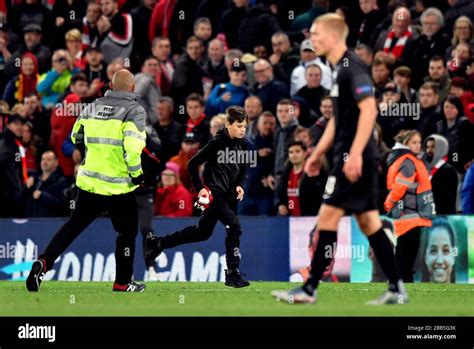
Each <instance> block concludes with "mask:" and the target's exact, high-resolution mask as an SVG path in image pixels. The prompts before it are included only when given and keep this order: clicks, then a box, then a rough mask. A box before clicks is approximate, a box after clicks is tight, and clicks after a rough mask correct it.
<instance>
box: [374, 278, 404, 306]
mask: <svg viewBox="0 0 474 349" xmlns="http://www.w3.org/2000/svg"><path fill="white" fill-rule="evenodd" d="M398 289H399V291H398V292H394V291H390V290H387V291H385V293H383V294H382V295H381V296H380V297H379V298H377V299H375V300H373V301H370V302H367V303H365V304H366V305H384V304H407V303H408V293H407V291H406V290H405V285H404V284H403V282H402V281H399V282H398Z"/></svg>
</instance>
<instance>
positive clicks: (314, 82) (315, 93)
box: [296, 63, 329, 114]
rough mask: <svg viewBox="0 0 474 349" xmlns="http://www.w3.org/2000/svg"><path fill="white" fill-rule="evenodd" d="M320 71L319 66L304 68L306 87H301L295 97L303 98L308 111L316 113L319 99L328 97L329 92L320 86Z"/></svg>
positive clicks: (312, 65)
mask: <svg viewBox="0 0 474 349" xmlns="http://www.w3.org/2000/svg"><path fill="white" fill-rule="evenodd" d="M322 73H323V71H322V69H321V67H320V66H319V65H317V64H314V63H311V64H309V65H307V66H306V70H305V80H306V86H304V87H302V88H301V89H300V90H299V91H298V92H297V93H296V95H297V96H299V97H302V98H304V100H305V101H306V103H307V104H308V106H309V107H310V109H311V110H312V111H313V112H314V113H316V114H317V113H318V110H319V106H320V104H321V99H322V98H323V97H324V96H327V95H329V90H327V89H325V88H324V87H322V86H321V77H322Z"/></svg>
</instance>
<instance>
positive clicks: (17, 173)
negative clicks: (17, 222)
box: [0, 114, 28, 217]
mask: <svg viewBox="0 0 474 349" xmlns="http://www.w3.org/2000/svg"><path fill="white" fill-rule="evenodd" d="M24 123H25V119H24V118H22V117H21V116H20V115H18V114H13V115H10V116H9V118H8V122H7V127H6V129H5V131H4V132H3V133H2V134H0V167H1V168H2V171H0V217H19V213H20V209H19V202H20V194H21V188H22V186H23V184H24V183H25V182H26V180H27V177H28V173H27V164H26V158H25V152H24V148H23V145H22V144H21V141H20V140H21V137H22V133H23V124H24ZM19 155H20V157H21V158H20V159H21V161H18V156H19Z"/></svg>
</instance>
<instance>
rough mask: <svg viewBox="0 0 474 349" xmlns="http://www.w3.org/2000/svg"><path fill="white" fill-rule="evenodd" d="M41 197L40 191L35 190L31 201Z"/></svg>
mask: <svg viewBox="0 0 474 349" xmlns="http://www.w3.org/2000/svg"><path fill="white" fill-rule="evenodd" d="M40 196H41V190H35V191H34V192H33V199H35V200H38V199H39V198H40Z"/></svg>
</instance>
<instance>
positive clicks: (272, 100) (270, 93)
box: [252, 59, 289, 113]
mask: <svg viewBox="0 0 474 349" xmlns="http://www.w3.org/2000/svg"><path fill="white" fill-rule="evenodd" d="M254 73H255V80H256V81H257V82H256V83H255V85H254V86H253V90H252V92H253V94H254V95H256V96H258V97H259V98H260V100H261V101H262V105H263V110H268V111H271V112H272V113H275V111H276V108H275V107H276V105H277V103H278V102H279V101H280V100H282V99H284V98H288V97H289V93H288V88H287V87H286V86H285V84H284V83H282V82H281V81H278V80H275V79H274V78H273V71H272V67H271V65H270V63H269V62H268V61H266V60H263V59H259V60H257V61H256V62H255V64H254Z"/></svg>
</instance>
